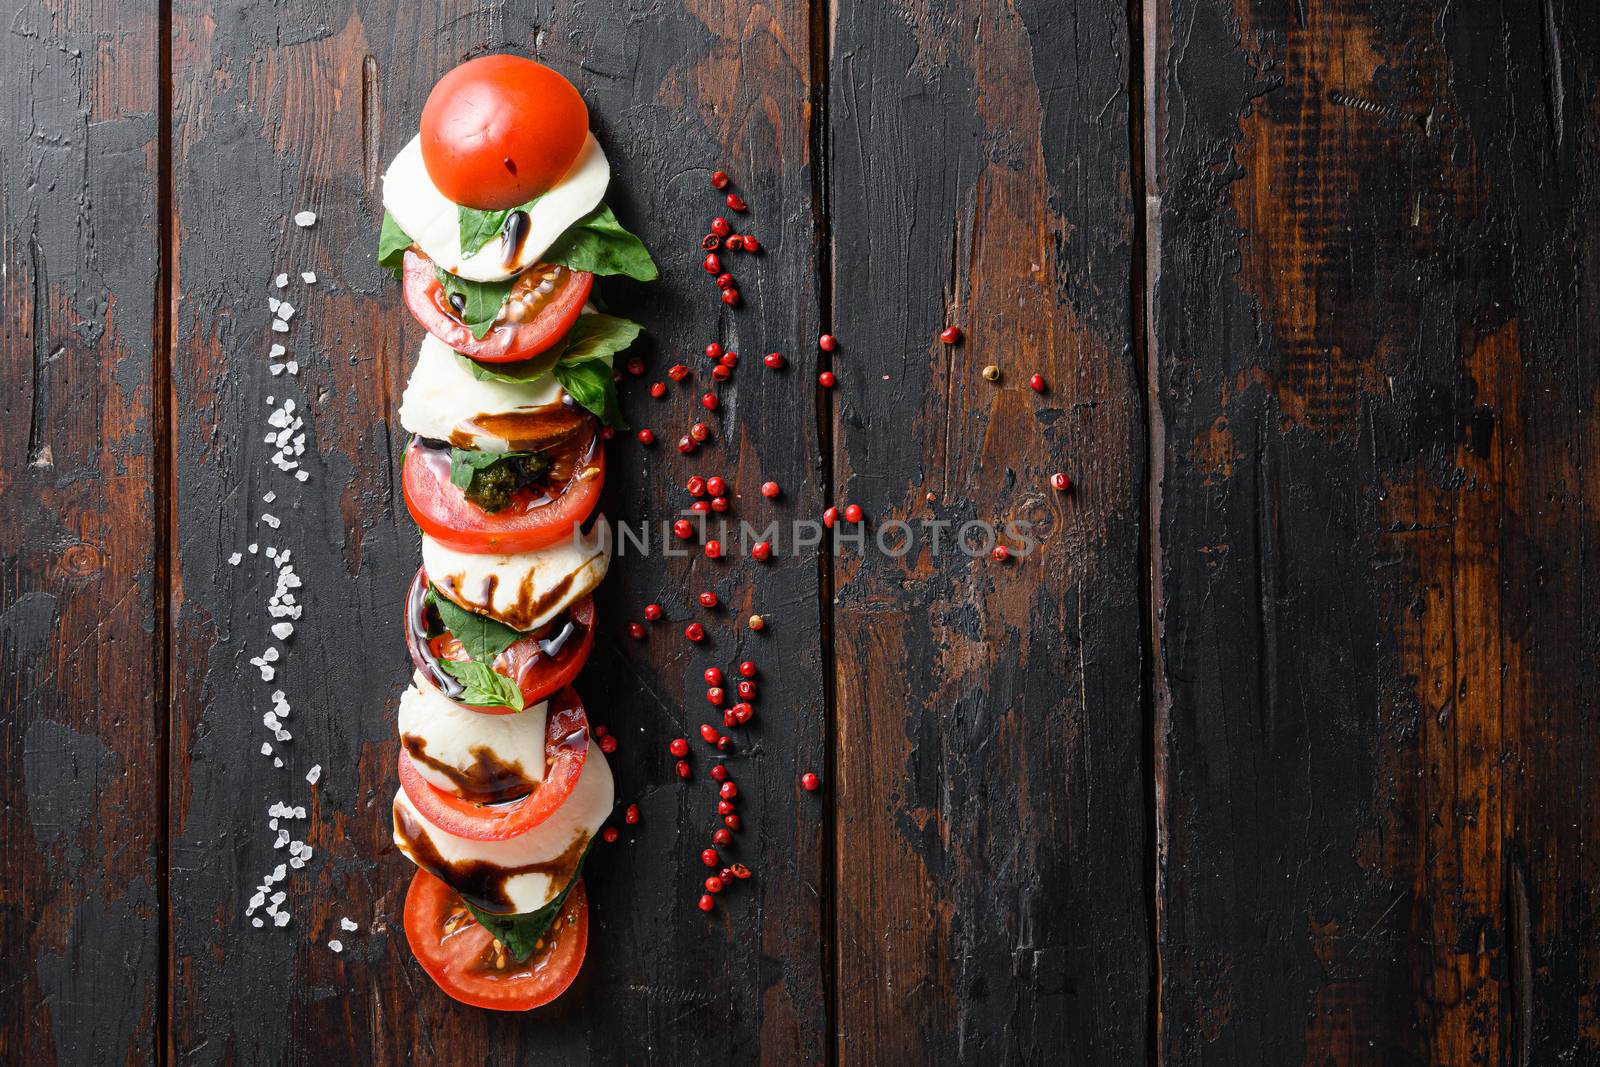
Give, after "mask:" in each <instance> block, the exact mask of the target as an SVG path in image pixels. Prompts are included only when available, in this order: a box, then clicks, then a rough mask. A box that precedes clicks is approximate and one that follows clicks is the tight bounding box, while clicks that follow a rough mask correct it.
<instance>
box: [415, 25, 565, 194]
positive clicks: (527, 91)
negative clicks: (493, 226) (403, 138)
mask: <svg viewBox="0 0 1600 1067" xmlns="http://www.w3.org/2000/svg"><path fill="white" fill-rule="evenodd" d="M420 125H421V133H422V162H423V165H424V166H426V167H427V168H428V177H429V178H431V179H433V184H434V185H436V186H437V187H438V189H439V191H440V192H441V193H443V194H444V195H445V196H447V197H449V198H450V199H451V200H454V201H455V202H456V203H458V204H465V205H467V206H468V207H474V208H479V209H481V210H484V211H504V210H506V209H508V208H514V207H517V206H518V205H520V204H525V203H527V202H528V201H529V200H532V199H533V198H534V197H536V196H540V195H542V194H543V193H546V192H549V191H550V190H551V189H552V188H553V187H554V186H555V185H556V183H557V182H559V181H561V179H562V178H564V177H565V176H566V173H567V171H568V170H570V169H571V168H572V164H573V163H574V162H575V161H576V160H577V158H578V153H579V152H581V151H583V144H584V142H585V141H586V140H588V137H589V109H588V108H587V107H585V106H584V103H583V97H581V96H579V95H578V90H577V89H576V88H574V87H573V85H572V83H571V82H569V81H567V79H565V78H563V77H562V76H561V75H559V74H557V73H556V72H555V71H553V70H551V69H550V68H549V67H547V66H545V65H544V64H542V63H535V62H534V61H533V60H531V59H524V58H523V57H522V56H511V55H494V56H480V57H479V58H477V59H473V60H468V61H467V62H465V63H463V64H461V65H460V66H459V67H456V68H455V69H454V70H452V71H450V72H449V73H448V74H446V75H445V76H444V77H442V78H440V79H439V81H438V82H437V83H436V84H435V85H434V87H433V91H432V92H431V93H429V94H428V102H427V103H425V104H423V105H422V122H421V123H420Z"/></svg>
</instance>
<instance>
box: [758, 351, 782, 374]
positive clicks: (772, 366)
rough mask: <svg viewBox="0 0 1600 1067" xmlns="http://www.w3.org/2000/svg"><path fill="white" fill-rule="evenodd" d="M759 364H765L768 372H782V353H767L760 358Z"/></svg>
mask: <svg viewBox="0 0 1600 1067" xmlns="http://www.w3.org/2000/svg"><path fill="white" fill-rule="evenodd" d="M761 362H763V363H765V364H766V365H767V368H768V369H769V370H782V369H783V365H784V363H785V362H786V361H785V360H784V358H783V353H782V352H768V353H767V354H766V355H765V356H762V357H761Z"/></svg>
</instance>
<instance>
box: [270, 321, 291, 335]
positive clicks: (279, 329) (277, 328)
mask: <svg viewBox="0 0 1600 1067" xmlns="http://www.w3.org/2000/svg"><path fill="white" fill-rule="evenodd" d="M272 332H273V333H288V332H289V324H288V323H287V322H284V321H283V320H282V319H273V320H272Z"/></svg>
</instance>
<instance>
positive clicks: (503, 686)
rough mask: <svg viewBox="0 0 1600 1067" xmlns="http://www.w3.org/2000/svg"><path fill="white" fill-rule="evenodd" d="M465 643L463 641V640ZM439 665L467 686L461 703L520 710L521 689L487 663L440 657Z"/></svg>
mask: <svg viewBox="0 0 1600 1067" xmlns="http://www.w3.org/2000/svg"><path fill="white" fill-rule="evenodd" d="M463 644H465V642H463ZM439 666H441V667H443V668H444V669H445V670H447V671H449V672H450V674H451V676H452V677H454V678H455V680H456V681H458V682H460V683H461V684H462V685H464V686H466V687H467V691H466V692H464V693H462V694H461V696H460V697H458V698H457V699H459V700H460V701H461V702H462V703H463V704H484V705H493V706H495V707H501V708H510V709H511V710H512V711H521V710H522V689H521V688H520V687H519V686H517V685H516V684H515V683H514V682H512V681H511V679H510V678H507V677H506V676H505V675H503V674H501V673H500V672H499V671H497V670H495V669H494V668H492V667H490V666H489V664H488V663H479V662H476V661H474V662H472V663H458V662H456V661H455V660H453V659H442V660H440V661H439Z"/></svg>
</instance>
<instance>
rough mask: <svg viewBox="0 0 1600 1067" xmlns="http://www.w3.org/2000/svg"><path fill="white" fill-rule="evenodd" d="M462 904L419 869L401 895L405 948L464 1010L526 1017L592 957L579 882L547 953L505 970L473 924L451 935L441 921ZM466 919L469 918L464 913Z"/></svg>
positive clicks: (548, 939) (550, 937) (558, 992)
mask: <svg viewBox="0 0 1600 1067" xmlns="http://www.w3.org/2000/svg"><path fill="white" fill-rule="evenodd" d="M460 900H461V898H460V897H458V896H457V895H456V894H455V891H454V890H452V889H451V888H450V887H449V886H447V885H445V884H444V883H443V882H441V881H439V879H437V878H435V877H434V876H433V875H431V874H429V873H428V872H427V871H420V870H419V871H418V872H417V873H416V875H415V876H414V877H413V878H412V879H411V888H410V889H408V890H407V891H406V906H405V927H406V943H407V944H409V945H410V946H411V954H412V955H413V956H415V957H416V958H417V962H418V963H419V964H421V965H422V969H423V970H424V971H427V972H428V977H429V978H432V979H433V982H434V984H435V985H437V986H438V987H439V988H440V989H442V990H444V992H445V993H446V994H447V995H448V996H450V997H451V998H453V999H455V1000H457V1001H460V1002H461V1003H462V1004H467V1005H470V1006H472V1007H474V1008H487V1009H489V1010H491V1011H528V1010H529V1009H531V1008H537V1007H540V1006H542V1005H545V1004H548V1003H550V1002H551V1001H552V1000H555V999H556V998H557V997H559V996H560V995H561V994H562V993H565V992H566V991H567V988H568V987H569V986H571V985H572V982H573V979H575V978H577V977H578V972H579V971H580V970H582V969H583V960H584V957H585V956H587V955H588V951H589V896H588V893H587V892H586V891H585V890H584V885H583V879H582V878H579V879H578V880H577V882H576V883H574V884H573V886H572V891H571V892H570V893H568V894H567V899H566V900H565V901H563V902H562V905H561V911H560V913H559V914H558V915H557V916H556V919H555V921H554V922H552V923H551V924H550V930H549V932H548V933H547V934H546V936H545V941H546V945H545V947H544V948H543V949H542V950H540V951H538V952H535V953H534V954H533V955H532V956H529V957H528V959H527V960H526V961H525V962H523V963H521V964H514V965H511V966H508V967H506V968H504V969H502V968H498V967H495V966H493V964H492V962H489V961H490V959H491V956H492V952H493V949H494V937H493V935H491V934H490V933H489V932H488V931H487V930H485V929H484V928H483V927H481V926H479V925H478V924H477V922H475V921H472V920H471V919H470V918H469V919H468V920H467V921H466V922H465V924H464V925H462V926H460V927H459V928H457V929H456V930H454V931H453V932H451V933H445V932H444V926H445V923H446V922H447V921H448V920H450V919H451V918H452V917H453V916H454V915H455V913H456V912H457V911H458V910H464V909H462V907H461V904H460ZM469 915H470V913H469Z"/></svg>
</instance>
